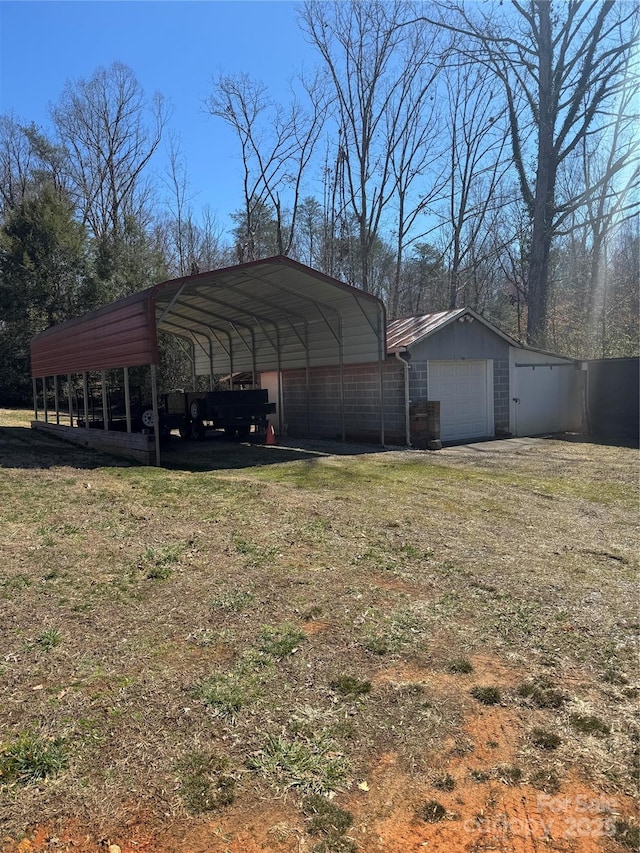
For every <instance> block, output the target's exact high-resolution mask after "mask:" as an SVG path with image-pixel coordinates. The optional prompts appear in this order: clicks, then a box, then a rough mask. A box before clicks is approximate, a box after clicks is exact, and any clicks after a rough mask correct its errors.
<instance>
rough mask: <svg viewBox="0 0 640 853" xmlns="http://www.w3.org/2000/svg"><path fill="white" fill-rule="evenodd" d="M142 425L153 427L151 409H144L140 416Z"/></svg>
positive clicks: (148, 427)
mask: <svg viewBox="0 0 640 853" xmlns="http://www.w3.org/2000/svg"><path fill="white" fill-rule="evenodd" d="M140 420H141V421H142V426H143V427H146V428H147V429H153V409H144V410H143V412H142V415H141V416H140Z"/></svg>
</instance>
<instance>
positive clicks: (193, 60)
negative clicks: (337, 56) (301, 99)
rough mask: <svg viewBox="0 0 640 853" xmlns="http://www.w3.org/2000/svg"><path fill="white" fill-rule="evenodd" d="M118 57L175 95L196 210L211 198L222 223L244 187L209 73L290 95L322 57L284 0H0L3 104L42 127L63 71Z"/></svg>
mask: <svg viewBox="0 0 640 853" xmlns="http://www.w3.org/2000/svg"><path fill="white" fill-rule="evenodd" d="M116 60H118V61H121V62H124V63H125V64H127V65H129V66H130V67H131V68H132V70H133V71H134V73H135V75H136V77H137V78H138V80H139V81H140V83H141V85H142V86H143V88H144V90H145V93H146V94H147V95H151V94H152V93H153V92H155V91H158V92H161V93H162V94H163V95H165V97H166V98H167V99H168V100H169V101H170V103H171V105H172V108H173V115H172V118H171V121H170V128H171V129H172V130H173V131H175V132H176V133H178V134H179V135H180V141H181V150H182V153H183V155H184V157H185V158H186V161H187V168H188V172H189V180H190V184H191V190H192V193H193V194H194V199H193V206H194V209H195V210H196V211H197V210H198V209H199V208H200V207H202V206H203V205H205V204H209V205H210V206H211V208H212V210H213V211H214V212H215V213H216V214H217V216H218V220H219V222H220V224H221V225H224V226H226V225H227V224H228V220H227V216H228V214H229V213H230V212H231V211H233V210H235V209H237V208H238V207H239V206H240V205H241V201H242V188H241V183H240V166H239V162H238V160H237V147H236V146H234V139H233V136H232V135H231V133H230V131H228V130H227V129H226V128H225V127H224V126H223V124H222V122H221V121H220V120H218V119H214V118H212V117H211V116H208V115H207V114H206V112H205V110H204V107H203V100H204V99H205V98H206V96H207V95H208V94H209V92H210V88H211V86H210V81H211V77H212V76H216V75H217V74H218V73H219V72H221V71H222V72H224V73H238V72H246V73H248V74H249V75H250V76H251V77H254V78H257V79H260V80H262V81H263V82H264V83H266V84H267V85H268V86H269V89H270V92H271V93H272V95H273V96H274V97H278V96H280V97H281V98H283V99H287V95H286V88H287V80H288V79H289V78H290V77H291V76H292V75H294V74H295V73H296V72H297V71H298V70H299V69H300V68H301V67H302V65H303V64H304V65H305V66H306V67H307V68H311V67H313V66H314V65H315V63H316V59H315V56H314V55H313V52H312V51H311V48H310V47H309V46H308V45H307V43H306V42H305V39H304V35H303V34H302V32H301V31H300V29H299V27H298V25H297V23H296V4H295V3H293V2H288V0H251V2H250V0H226V2H223V0H203V2H191V0H182V2H174V0H168V2H160V1H159V0H138V2H117V0H111V2H87V0H79V1H78V2H56V0H52V2H28V0H21V2H8V0H0V112H1V113H8V112H14V113H15V114H16V115H17V116H18V117H19V118H21V119H24V120H26V121H34V122H35V123H36V124H39V125H41V126H42V127H44V128H46V127H48V124H49V119H48V108H49V105H50V104H51V103H52V102H54V101H56V100H57V99H58V97H59V95H60V93H61V92H62V89H63V86H64V84H65V82H66V81H67V80H76V79H78V78H83V77H84V78H87V77H90V76H91V74H92V73H93V71H95V69H96V68H98V67H100V66H108V65H110V64H111V63H112V62H115V61H116ZM162 165H163V164H162V163H161V162H156V165H155V168H156V169H158V170H162Z"/></svg>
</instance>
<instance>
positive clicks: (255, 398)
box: [161, 388, 276, 439]
mask: <svg viewBox="0 0 640 853" xmlns="http://www.w3.org/2000/svg"><path fill="white" fill-rule="evenodd" d="M275 410H276V404H275V403H270V402H269V392H268V391H267V389H266V388H256V389H252V390H247V391H208V392H206V393H203V392H197V391H190V392H187V393H184V394H183V393H180V392H173V393H171V394H165V395H164V400H163V414H162V417H161V424H164V425H166V426H167V427H168V428H169V429H176V428H177V429H178V430H179V431H180V435H181V436H182V438H194V439H202V438H204V437H205V435H206V433H207V430H214V429H222V430H224V432H225V434H226V435H227V436H228V437H229V438H235V437H236V436H238V438H247V437H248V436H249V435H250V433H251V430H252V428H255V429H256V430H257V431H260V430H266V428H267V415H270V414H273V413H274V412H275Z"/></svg>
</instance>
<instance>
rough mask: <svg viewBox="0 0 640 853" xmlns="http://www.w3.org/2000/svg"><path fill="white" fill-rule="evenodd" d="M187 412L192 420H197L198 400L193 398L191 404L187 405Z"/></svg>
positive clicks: (198, 415)
mask: <svg viewBox="0 0 640 853" xmlns="http://www.w3.org/2000/svg"><path fill="white" fill-rule="evenodd" d="M189 412H190V414H191V417H192V418H193V420H194V421H197V420H199V419H200V417H201V412H200V400H193V401H192V403H191V405H190V406H189Z"/></svg>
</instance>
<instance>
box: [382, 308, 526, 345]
mask: <svg viewBox="0 0 640 853" xmlns="http://www.w3.org/2000/svg"><path fill="white" fill-rule="evenodd" d="M464 314H468V315H470V316H471V317H473V318H474V320H479V321H480V322H481V323H482V324H483V325H485V326H487V328H489V329H491V331H492V332H494V333H495V334H496V335H498V336H499V337H501V338H502V339H503V340H505V341H507V342H508V343H509V344H511V345H512V346H516V347H521V346H522V344H520V343H518V341H516V340H515V338H511V337H509V335H507V334H505V333H504V332H503V331H501V330H500V329H499V328H498V327H497V326H494V325H493V323H490V322H489V321H488V320H485V318H484V317H482V316H481V315H480V314H478V313H476V312H475V311H473V310H472V309H471V308H456V309H454V310H453V311H440V312H438V313H436V314H422V315H420V316H416V317H403V318H401V319H399V320H390V321H389V323H387V352H390V353H392V352H399V351H400V350H403V349H406V348H407V347H409V346H411V345H412V344H415V343H417V342H418V341H421V340H423V339H424V338H428V337H429V335H432V334H434V332H438V331H440V329H443V328H444V327H445V326H448V325H449V323H453V322H454V321H455V320H457V319H458V318H459V317H462V316H463V315H464Z"/></svg>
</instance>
